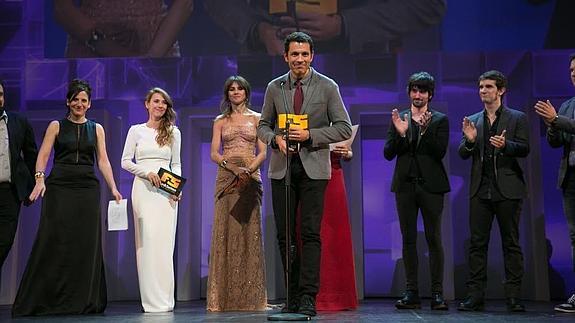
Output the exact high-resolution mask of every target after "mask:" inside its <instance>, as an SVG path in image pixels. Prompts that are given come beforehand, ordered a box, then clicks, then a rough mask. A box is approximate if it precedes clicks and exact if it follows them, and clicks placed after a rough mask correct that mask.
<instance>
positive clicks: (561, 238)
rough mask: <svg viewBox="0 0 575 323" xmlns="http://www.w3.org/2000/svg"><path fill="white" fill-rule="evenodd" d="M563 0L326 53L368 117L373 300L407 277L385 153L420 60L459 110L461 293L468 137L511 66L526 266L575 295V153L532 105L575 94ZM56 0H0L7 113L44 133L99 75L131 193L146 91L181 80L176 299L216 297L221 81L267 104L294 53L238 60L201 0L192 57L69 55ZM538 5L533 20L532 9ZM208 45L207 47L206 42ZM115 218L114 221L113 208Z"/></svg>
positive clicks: (274, 263) (454, 12) (533, 288)
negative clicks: (570, 211)
mask: <svg viewBox="0 0 575 323" xmlns="http://www.w3.org/2000/svg"><path fill="white" fill-rule="evenodd" d="M425 1H427V0H425ZM536 2H538V3H540V4H535V3H536ZM561 2H562V1H527V0H525V1H520V0H512V1H496V0H488V1H479V0H477V1H472V0H467V1H457V2H456V1H451V2H449V6H448V10H447V13H446V14H445V16H444V18H443V22H442V23H441V24H439V25H437V26H435V27H431V29H430V30H432V31H434V33H433V35H435V36H434V37H435V38H433V39H432V40H433V41H430V42H429V44H428V45H429V46H428V50H425V51H415V50H409V46H408V44H413V42H414V41H415V40H409V39H410V38H409V37H408V36H406V37H405V38H404V39H403V40H404V41H403V44H404V47H401V48H398V49H397V50H395V51H391V52H385V53H364V54H357V55H344V54H341V53H330V54H322V53H318V55H316V57H315V59H314V62H313V65H314V67H315V68H316V69H318V70H319V71H320V72H322V73H324V74H326V75H328V76H330V77H332V78H333V79H335V80H336V81H337V82H338V83H339V85H340V90H341V93H342V96H343V99H344V102H345V104H346V107H347V109H348V111H349V114H350V116H351V119H352V123H354V124H359V125H360V131H359V134H358V136H357V138H356V140H355V142H354V144H353V150H354V159H353V160H352V161H351V162H349V163H345V165H344V169H345V180H346V185H347V191H348V194H349V196H348V200H349V203H350V217H351V218H350V221H351V224H352V231H353V242H354V251H355V263H356V275H357V277H356V280H357V283H358V294H359V295H358V296H359V297H360V298H363V297H380V296H388V297H392V296H393V297H394V296H398V295H399V294H400V293H401V292H402V289H403V287H404V280H405V277H404V274H403V261H402V259H401V258H402V257H401V234H400V232H399V224H398V219H397V214H396V210H395V202H394V196H393V194H392V193H391V192H390V183H391V175H392V173H393V169H394V163H395V161H394V162H388V161H386V160H385V159H384V158H383V153H382V151H383V146H384V144H385V139H386V133H387V129H388V126H389V122H390V114H391V110H392V109H393V108H395V107H407V105H408V101H407V95H406V91H405V85H406V80H407V78H408V77H409V75H410V74H412V73H414V72H417V71H421V70H425V71H428V72H430V73H431V74H432V75H434V76H435V78H436V82H437V85H436V93H435V96H434V98H433V102H432V106H433V107H434V108H436V109H438V110H440V111H443V112H445V113H447V114H448V116H449V120H450V143H449V151H448V153H447V156H446V157H445V163H446V165H447V168H448V172H449V175H450V182H451V188H452V190H451V193H449V194H447V195H446V197H445V202H446V208H445V211H444V215H443V216H444V218H443V243H444V248H445V265H446V267H445V269H446V270H445V277H444V281H445V294H446V296H447V297H448V298H449V299H453V298H461V297H463V296H464V295H465V292H466V290H465V280H466V278H467V248H468V242H469V228H468V213H469V212H468V179H469V170H470V161H463V160H461V159H460V158H459V156H458V155H457V146H458V144H459V141H460V139H461V121H462V119H463V117H464V116H466V115H469V114H472V113H474V112H476V111H479V110H480V109H481V108H482V104H481V102H480V100H479V97H478V90H477V77H478V76H479V75H480V74H481V73H483V72H484V71H486V70H489V69H498V70H500V71H502V72H503V73H505V74H506V75H507V76H508V78H509V89H508V92H507V94H506V104H507V105H509V106H511V107H513V108H516V109H519V110H522V111H524V112H525V113H526V114H527V115H528V119H529V123H530V144H531V153H530V155H529V157H528V158H526V159H525V160H524V161H523V166H524V170H525V175H526V178H527V181H528V184H527V185H528V189H529V194H530V195H529V198H528V199H526V200H525V201H524V205H523V213H522V217H521V224H520V226H521V228H520V229H521V231H520V233H521V239H520V240H521V245H522V247H523V252H524V257H525V267H526V268H525V272H526V274H525V279H524V284H523V289H522V293H523V294H522V297H523V298H525V299H532V300H548V299H549V298H563V297H565V296H566V295H567V294H570V293H571V292H573V290H574V289H575V273H574V272H573V267H572V260H571V247H570V242H569V237H568V232H567V224H566V221H565V218H564V216H563V210H562V205H561V192H560V191H559V190H557V189H556V187H555V184H556V178H557V170H558V165H559V158H560V150H559V149H551V148H550V147H549V146H548V144H547V142H546V140H545V136H544V134H545V128H544V126H543V124H542V123H541V122H540V120H539V118H538V117H537V115H536V114H535V113H534V112H533V108H532V107H533V104H534V103H535V102H536V101H537V100H539V99H549V100H551V102H552V103H553V104H554V105H555V106H556V107H558V106H559V105H560V103H561V102H562V101H564V100H566V99H568V98H569V97H571V96H573V95H575V89H573V86H572V85H571V83H570V80H569V73H568V72H569V71H568V55H569V53H570V52H571V50H569V49H564V50H557V49H556V50H549V49H545V48H547V47H548V46H546V45H545V44H546V39H547V37H549V34H550V33H551V32H552V30H551V28H549V30H548V26H549V25H551V22H550V21H552V19H553V18H552V16H553V12H554V9H555V6H556V5H557V6H559V4H560V3H561ZM168 3H171V2H170V1H168ZM480 3H481V7H482V8H485V7H484V5H488V4H490V5H492V6H496V7H497V8H499V9H493V8H492V9H491V10H489V12H487V11H485V12H483V11H481V10H477V12H476V13H475V14H474V13H473V12H474V10H470V8H476V7H477V8H479V6H480ZM503 3H504V4H503ZM43 4H44V2H42V1H38V0H36V1H33V0H30V1H5V0H0V30H1V32H0V77H1V78H2V79H3V80H4V81H5V84H6V88H5V93H6V94H5V95H6V101H7V104H6V105H7V109H12V110H16V111H20V112H22V113H24V114H26V115H27V116H28V118H29V120H30V121H31V123H32V124H33V126H34V130H35V132H36V141H37V143H38V144H40V143H41V140H42V136H43V133H44V130H45V129H46V126H47V124H48V123H49V121H50V120H53V119H58V118H62V117H63V116H64V114H65V111H66V107H65V91H66V87H67V82H68V81H69V80H70V79H72V78H76V77H79V78H84V79H87V80H89V82H90V83H91V84H92V86H93V89H94V92H93V102H92V108H91V109H90V111H89V112H88V113H89V118H91V119H94V120H96V121H98V122H99V123H101V124H102V125H103V126H104V128H105V129H106V134H107V147H108V154H109V157H110V161H111V162H112V167H113V169H114V174H115V178H116V180H117V182H118V185H119V187H120V190H121V192H122V194H123V195H124V196H125V197H129V195H130V192H131V185H132V176H131V175H130V174H129V173H127V172H125V171H123V170H122V169H121V167H120V157H121V152H122V149H123V144H124V139H125V136H126V133H127V130H128V128H129V127H130V125H132V124H135V123H141V122H145V121H146V118H147V114H146V110H145V109H144V106H143V96H144V95H145V93H146V92H147V90H148V89H149V88H151V87H153V86H159V87H162V88H164V89H166V90H167V91H168V92H169V93H170V94H171V95H172V96H173V97H174V99H175V108H176V110H177V112H178V126H179V127H180V129H181V130H182V161H183V167H182V170H183V174H184V176H185V177H187V178H188V184H187V185H186V187H185V190H184V193H183V194H184V195H183V199H182V202H181V204H180V207H179V215H178V232H177V244H176V252H175V254H174V261H175V263H176V293H177V300H190V299H198V298H201V297H204V296H205V284H206V279H207V277H206V276H207V272H208V270H207V268H208V267H207V266H208V262H207V259H208V255H209V252H210V250H209V247H210V237H211V225H212V217H213V192H214V179H215V173H216V166H215V165H214V164H213V163H212V162H211V161H210V156H209V143H210V141H211V126H212V120H213V119H214V117H215V116H216V115H217V114H218V102H219V100H220V96H221V90H222V89H221V88H222V86H223V82H224V80H225V79H226V78H227V77H228V76H230V75H233V74H242V75H244V76H245V77H246V78H247V79H248V80H249V81H250V82H251V83H252V85H253V87H254V89H253V93H252V102H253V105H254V107H255V109H256V110H259V109H260V108H261V104H262V101H263V91H264V89H265V85H266V84H267V82H269V80H271V79H272V78H273V77H275V76H277V75H279V74H280V73H284V72H285V71H286V70H287V67H286V65H285V62H284V61H283V58H281V57H279V56H276V57H271V56H267V55H263V54H262V55H237V54H238V53H237V52H234V51H235V50H239V49H238V46H239V45H238V44H234V43H233V40H232V39H231V38H229V36H227V35H226V34H225V33H224V32H223V31H221V30H218V29H217V28H218V27H217V26H216V24H214V23H213V22H210V21H209V17H208V16H207V15H206V14H205V13H204V14H203V13H202V10H203V9H202V8H203V2H202V1H196V2H195V6H194V13H193V14H192V17H191V18H190V22H189V23H188V24H187V25H186V26H185V27H184V29H183V31H182V33H183V35H184V36H180V38H179V39H180V43H181V49H182V54H183V55H182V57H180V58H163V59H151V58H143V57H130V58H85V59H67V58H63V56H64V55H63V48H64V46H65V34H64V33H63V31H62V30H61V29H59V27H58V26H57V25H56V24H55V23H54V22H53V21H52V20H51V19H52V18H51V17H52V10H53V7H52V2H51V1H47V2H46V6H45V7H44V5H43ZM511 4H514V6H513V5H511ZM493 12H495V13H497V15H498V16H497V17H505V19H507V20H506V21H503V20H498V19H496V18H497V17H492V16H490V19H488V20H487V22H488V23H486V22H485V21H484V20H482V19H483V15H487V14H491V13H493ZM526 15H527V16H528V17H531V18H532V19H531V18H530V19H524V17H525V16H526ZM553 17H554V16H553ZM501 19H503V18H501ZM537 19H540V20H537ZM534 21H538V23H534ZM539 21H545V22H546V23H545V24H541V23H540V22H539ZM547 22H548V23H547ZM200 23H202V24H200ZM203 23H205V25H203ZM206 26H207V27H206ZM194 28H196V29H194ZM202 28H204V29H202ZM209 28H214V29H213V30H208V29H209ZM203 30H206V31H205V33H204V32H203ZM198 31H202V32H198ZM366 32H367V31H366ZM426 32H429V31H426ZM510 35H512V36H510ZM218 37H220V38H218ZM226 37H228V38H226ZM212 38H213V39H212ZM210 39H212V40H213V42H212V43H210ZM186 40H189V42H188V43H186ZM428 40H429V39H428ZM222 41H226V42H230V43H229V46H222V44H221V42H222ZM194 42H195V44H200V47H201V46H204V45H205V47H202V48H194V46H193V44H194ZM210 46H211V47H210ZM212 54H214V55H212ZM266 171H267V163H266V164H265V165H264V168H263V172H262V173H263V175H264V176H263V180H264V204H263V212H262V214H263V217H264V219H263V231H264V235H265V240H264V243H265V254H266V271H267V285H268V295H269V296H270V298H272V299H275V298H281V297H282V296H283V287H282V286H283V281H282V273H281V260H280V256H279V251H278V250H277V246H276V243H275V227H274V223H273V214H272V208H271V199H270V192H271V190H270V187H269V181H268V180H267V177H266V176H265V175H266V174H265V173H266ZM102 188H103V189H102V193H103V194H102V205H103V206H104V205H106V203H107V200H108V199H109V198H110V194H109V192H108V190H107V188H106V187H105V185H102ZM0 198H1V197H0ZM129 211H130V212H131V210H129ZM130 214H131V213H130ZM39 216H40V203H36V204H34V205H32V206H31V207H28V208H23V209H22V212H21V215H20V226H19V229H18V233H17V237H16V241H15V243H14V247H13V248H12V252H11V254H10V256H9V258H8V259H7V261H6V263H5V265H4V266H3V268H2V276H1V279H2V284H1V286H2V287H1V288H2V289H1V290H0V304H10V303H12V301H13V299H14V297H15V294H16V291H17V288H18V284H19V281H20V278H21V275H22V272H23V270H24V267H25V264H26V261H27V259H28V255H29V253H30V250H31V246H32V243H33V241H34V237H35V234H36V230H37V227H38V220H39ZM102 221H103V223H104V224H106V223H105V218H104V216H102ZM129 225H130V226H129V229H128V231H125V232H107V231H105V232H103V241H104V252H105V260H106V274H107V281H108V293H109V299H110V300H136V299H138V298H139V293H138V285H137V274H136V264H135V251H134V237H133V235H134V232H133V220H132V219H131V218H130V219H129ZM419 228H420V235H419V237H418V238H419V240H418V247H419V250H420V258H421V259H420V261H419V265H420V279H419V280H420V288H421V291H420V293H421V294H423V295H424V296H426V295H429V294H430V286H429V285H430V283H429V280H430V279H429V275H428V274H427V273H428V261H427V247H426V245H425V239H424V235H423V229H422V225H421V223H420V225H419ZM498 232H499V230H498V228H497V224H496V223H495V224H494V226H493V234H492V238H491V242H490V254H489V267H488V279H489V283H488V290H487V296H488V297H490V298H502V297H503V285H502V281H503V279H504V270H503V256H502V251H501V240H500V238H499V234H498Z"/></svg>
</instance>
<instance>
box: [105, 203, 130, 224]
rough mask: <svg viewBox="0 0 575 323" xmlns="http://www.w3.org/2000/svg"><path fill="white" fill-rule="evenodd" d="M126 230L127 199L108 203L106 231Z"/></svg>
mask: <svg viewBox="0 0 575 323" xmlns="http://www.w3.org/2000/svg"><path fill="white" fill-rule="evenodd" d="M120 230H128V200H127V199H123V200H120V203H116V201H115V200H114V201H110V202H109V203H108V231H120Z"/></svg>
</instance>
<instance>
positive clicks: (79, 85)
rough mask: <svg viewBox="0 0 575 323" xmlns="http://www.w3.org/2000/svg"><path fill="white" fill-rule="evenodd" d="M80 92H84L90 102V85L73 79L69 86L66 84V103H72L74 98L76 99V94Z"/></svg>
mask: <svg viewBox="0 0 575 323" xmlns="http://www.w3.org/2000/svg"><path fill="white" fill-rule="evenodd" d="M82 91H84V92H86V94H87V95H88V100H91V98H92V88H91V87H90V84H89V83H88V82H87V81H85V80H81V79H73V80H72V81H71V82H70V84H68V93H66V99H67V100H68V101H72V100H73V99H74V98H76V96H77V95H78V93H80V92H82Z"/></svg>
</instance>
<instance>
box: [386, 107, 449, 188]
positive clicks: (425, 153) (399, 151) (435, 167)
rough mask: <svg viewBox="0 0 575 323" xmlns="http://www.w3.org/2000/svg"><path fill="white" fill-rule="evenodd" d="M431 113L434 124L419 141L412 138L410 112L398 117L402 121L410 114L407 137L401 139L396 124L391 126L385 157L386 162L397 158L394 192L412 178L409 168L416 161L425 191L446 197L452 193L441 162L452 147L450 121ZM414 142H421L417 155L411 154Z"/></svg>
mask: <svg viewBox="0 0 575 323" xmlns="http://www.w3.org/2000/svg"><path fill="white" fill-rule="evenodd" d="M429 111H430V112H431V120H430V122H429V125H428V126H427V130H426V131H425V133H424V134H423V135H422V136H420V137H419V138H412V134H411V110H404V111H401V112H400V113H399V115H400V116H401V117H402V118H403V115H404V114H406V113H407V114H408V119H407V120H408V124H409V128H408V130H407V134H406V137H404V138H402V137H401V136H400V135H399V133H398V132H397V130H396V129H395V126H394V125H393V121H392V122H391V124H390V126H389V130H388V131H387V140H386V142H385V147H384V149H383V155H384V157H385V159H387V160H392V159H393V158H395V157H397V160H396V161H395V171H394V172H393V180H392V182H391V191H392V192H395V193H397V192H400V191H402V190H403V188H404V187H405V185H407V184H408V183H407V182H406V180H407V176H408V175H409V165H410V164H411V161H412V160H413V159H415V160H416V161H417V163H418V165H419V168H420V170H421V176H422V178H423V183H422V186H423V189H425V190H426V191H427V192H430V193H447V192H449V191H450V186H449V179H448V177H447V173H446V172H445V167H444V166H443V162H442V159H443V157H444V156H445V153H446V152H447V145H448V143H449V120H448V118H447V116H446V115H445V114H443V113H441V112H438V111H433V110H431V109H430V110H429ZM414 140H419V143H418V144H417V149H416V151H415V154H412V153H411V152H410V149H409V146H410V144H411V142H412V141H414Z"/></svg>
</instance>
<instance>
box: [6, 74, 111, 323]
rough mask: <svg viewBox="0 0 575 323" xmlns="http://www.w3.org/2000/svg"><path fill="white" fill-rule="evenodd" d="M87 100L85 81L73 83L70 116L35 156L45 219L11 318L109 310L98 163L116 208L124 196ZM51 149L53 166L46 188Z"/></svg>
mask: <svg viewBox="0 0 575 323" xmlns="http://www.w3.org/2000/svg"><path fill="white" fill-rule="evenodd" d="M90 94H91V89H90V85H89V84H88V83H87V82H85V81H82V80H73V81H72V82H71V83H70V85H69V87H68V94H67V95H66V105H67V106H68V115H67V117H66V118H65V119H62V120H55V121H52V122H50V124H49V126H48V129H47V130H46V134H45V136H44V140H43V142H42V146H41V148H40V151H39V153H38V160H37V162H36V174H35V178H36V186H35V187H34V190H33V191H32V193H31V194H30V200H32V201H34V200H36V199H37V198H38V197H39V196H42V197H43V200H42V216H41V218H40V225H39V228H38V233H37V235H36V240H35V241H34V246H33V248H32V253H31V254H30V258H29V259H28V263H27V265H26V270H25V271H24V277H23V278H22V281H21V282H20V288H19V289H18V294H17V295H16V300H15V301H14V305H13V307H12V315H13V316H25V315H50V314H87V313H101V312H103V311H104V309H105V308H106V303H107V299H106V280H105V277H104V263H103V259H102V258H103V257H102V245H101V222H100V216H101V211H100V183H99V181H98V179H97V178H96V176H95V174H94V161H95V160H96V159H97V162H98V168H99V169H100V171H101V173H102V175H103V176H104V179H105V180H106V182H107V184H108V186H109V187H110V190H111V191H112V195H113V196H114V198H115V199H116V201H119V200H121V199H122V195H121V194H120V192H118V190H117V189H116V184H115V182H114V177H113V174H112V167H111V166H110V161H109V160H108V155H107V153H106V144H105V134H104V129H103V128H102V126H101V125H100V124H98V123H96V122H94V121H91V120H88V119H86V111H87V110H88V109H89V108H90ZM52 147H54V165H53V166H52V171H51V172H50V176H48V178H46V183H45V184H44V170H45V169H46V164H47V163H48V159H49V157H50V152H51V150H52Z"/></svg>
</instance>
